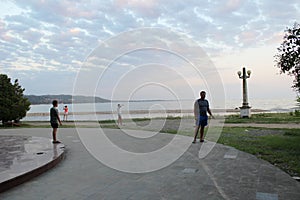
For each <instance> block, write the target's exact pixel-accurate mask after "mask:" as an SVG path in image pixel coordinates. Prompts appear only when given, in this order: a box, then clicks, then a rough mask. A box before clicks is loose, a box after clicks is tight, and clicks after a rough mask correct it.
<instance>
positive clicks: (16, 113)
mask: <svg viewBox="0 0 300 200" xmlns="http://www.w3.org/2000/svg"><path fill="white" fill-rule="evenodd" d="M24 91H25V89H23V88H22V87H21V86H20V85H19V82H18V80H17V79H16V80H15V81H14V83H13V84H12V83H11V79H10V78H8V76H7V75H5V74H0V121H2V123H6V122H8V121H19V120H20V119H22V118H23V117H25V116H26V112H27V111H28V110H29V109H30V102H29V101H28V100H27V98H25V97H24V95H23V92H24Z"/></svg>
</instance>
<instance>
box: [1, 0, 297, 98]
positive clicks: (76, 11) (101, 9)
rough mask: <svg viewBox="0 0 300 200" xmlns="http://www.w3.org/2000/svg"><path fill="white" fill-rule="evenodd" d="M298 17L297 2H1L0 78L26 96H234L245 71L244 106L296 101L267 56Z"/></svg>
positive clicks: (289, 81) (238, 95) (284, 77)
mask: <svg viewBox="0 0 300 200" xmlns="http://www.w3.org/2000/svg"><path fill="white" fill-rule="evenodd" d="M299 19H300V2H299V1H298V0H289V1H281V0H251V1H250V0H248V1H246V0H219V1H218V0H187V1H182V0H105V1H104V0H99V1H92V0H89V1H84V0H78V1H66V0H57V1H55V0H53V1H51V0H48V1H47V0H27V1H23V0H19V1H17V0H16V1H13V0H2V1H0V45H1V48H0V73H4V74H7V75H8V76H9V77H11V78H12V79H18V80H19V82H20V84H21V86H22V87H24V88H25V94H34V95H43V94H81V95H95V96H100V97H103V98H108V99H174V98H181V99H182V98H185V99H194V98H195V97H197V96H198V92H199V91H200V90H207V91H208V93H209V95H210V97H215V98H223V97H224V98H226V99H238V98H241V97H242V80H241V79H239V77H238V75H237V72H238V71H240V70H242V67H246V69H247V70H248V69H249V70H251V72H252V73H251V76H250V78H249V79H247V83H248V92H249V98H250V99H251V98H255V99H282V98H295V97H296V93H295V92H294V91H293V90H292V89H291V85H292V81H293V78H292V77H289V76H287V75H285V74H280V71H279V69H278V68H277V67H276V66H275V62H274V60H275V58H274V56H275V55H276V53H277V48H278V47H279V46H280V44H281V42H282V39H283V36H284V30H285V29H286V28H287V27H291V26H292V25H293V24H294V23H295V22H298V23H299ZM297 20H298V21H297ZM218 95H219V96H218Z"/></svg>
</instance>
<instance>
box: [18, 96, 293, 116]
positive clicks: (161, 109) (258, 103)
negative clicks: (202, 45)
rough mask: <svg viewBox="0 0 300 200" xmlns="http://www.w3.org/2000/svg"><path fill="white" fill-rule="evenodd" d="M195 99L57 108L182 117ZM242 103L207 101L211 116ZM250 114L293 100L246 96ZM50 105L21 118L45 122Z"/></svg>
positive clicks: (286, 108) (288, 105)
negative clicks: (119, 107) (119, 105)
mask: <svg viewBox="0 0 300 200" xmlns="http://www.w3.org/2000/svg"><path fill="white" fill-rule="evenodd" d="M194 101H195V100H180V101H178V100H176V101H175V100H143V101H130V102H126V101H113V102H108V103H81V104H79V103H78V104H59V106H58V110H59V113H60V116H61V119H63V107H64V106H65V105H67V106H68V107H69V114H68V120H70V121H99V120H113V119H117V112H116V110H117V104H121V105H122V107H121V111H122V118H124V119H126V118H155V117H170V116H173V117H177V116H180V117H184V116H192V115H193V105H194ZM241 105H242V101H241V100H240V99H232V100H226V101H225V102H221V103H220V102H219V103H218V102H211V101H210V108H211V110H212V112H213V114H214V115H229V114H238V113H239V107H240V106H241ZM249 106H251V112H252V113H263V112H273V113H274V112H292V111H294V110H295V109H297V108H299V107H297V102H296V100H295V99H249ZM51 107H52V105H50V104H40V105H31V107H30V110H29V111H28V112H27V116H26V117H25V118H23V119H22V121H49V110H50V108H51Z"/></svg>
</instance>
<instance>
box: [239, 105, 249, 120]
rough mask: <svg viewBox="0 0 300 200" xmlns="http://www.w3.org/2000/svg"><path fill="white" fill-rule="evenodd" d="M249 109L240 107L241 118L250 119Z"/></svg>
mask: <svg viewBox="0 0 300 200" xmlns="http://www.w3.org/2000/svg"><path fill="white" fill-rule="evenodd" d="M250 108H251V107H249V106H248V107H240V114H241V118H250V117H251V110H250Z"/></svg>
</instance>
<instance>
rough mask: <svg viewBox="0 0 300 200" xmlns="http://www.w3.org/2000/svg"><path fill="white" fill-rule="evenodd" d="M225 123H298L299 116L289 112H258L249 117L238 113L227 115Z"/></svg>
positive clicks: (299, 121) (299, 120)
mask: <svg viewBox="0 0 300 200" xmlns="http://www.w3.org/2000/svg"><path fill="white" fill-rule="evenodd" d="M225 123H261V124H286V123H296V124H299V123H300V116H296V115H292V114H290V113H260V114H253V115H252V116H251V117H250V118H240V115H229V116H226V118H225Z"/></svg>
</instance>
